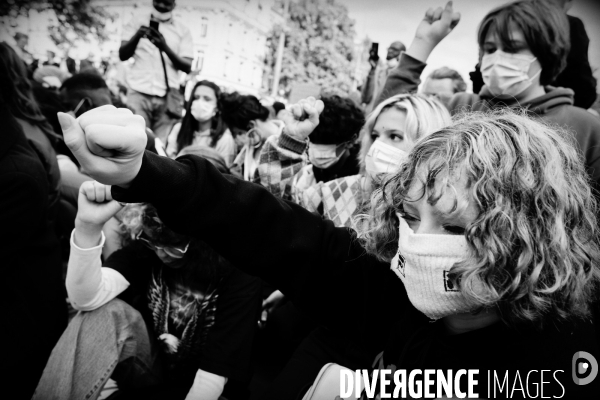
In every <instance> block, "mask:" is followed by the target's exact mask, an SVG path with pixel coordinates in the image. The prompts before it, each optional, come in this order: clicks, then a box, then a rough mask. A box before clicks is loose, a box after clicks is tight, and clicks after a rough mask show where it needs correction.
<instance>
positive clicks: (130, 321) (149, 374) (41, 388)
mask: <svg viewBox="0 0 600 400" xmlns="http://www.w3.org/2000/svg"><path fill="white" fill-rule="evenodd" d="M158 355H159V351H158V348H157V346H156V344H155V343H154V341H153V338H152V336H151V335H149V333H148V329H147V328H146V324H145V322H144V319H143V318H142V316H141V314H140V313H139V312H138V311H137V310H136V309H134V308H133V307H131V306H130V305H128V304H127V303H125V302H124V301H122V300H119V299H114V300H112V301H110V302H108V303H107V304H105V305H104V306H102V307H100V308H98V309H96V310H93V311H88V312H81V311H80V312H79V313H78V314H77V315H76V316H75V317H74V318H73V320H72V321H71V323H70V324H69V326H68V327H67V329H66V330H65V332H64V333H63V335H62V336H61V338H60V340H59V341H58V343H57V344H56V346H55V347H54V349H53V350H52V354H51V355H50V359H49V360H48V363H47V364H46V368H45V369H44V373H43V375H42V378H41V379H40V381H39V383H38V386H37V389H36V391H35V394H34V396H33V399H40V400H42V399H43V400H51V399H56V400H67V399H73V400H75V399H78V400H80V399H96V398H97V397H98V395H99V394H100V391H101V390H102V388H103V387H104V385H105V383H106V381H107V380H108V378H110V377H112V379H114V380H115V381H116V382H117V384H118V385H119V389H126V390H127V389H131V390H136V389H138V388H147V387H150V386H155V385H159V384H161V383H162V380H163V379H162V369H161V363H160V361H159V357H158Z"/></svg>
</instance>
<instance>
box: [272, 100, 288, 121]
mask: <svg viewBox="0 0 600 400" xmlns="http://www.w3.org/2000/svg"><path fill="white" fill-rule="evenodd" d="M273 111H274V113H275V118H277V119H281V117H280V116H279V113H280V112H281V111H285V104H283V103H282V102H280V101H276V102H274V103H273Z"/></svg>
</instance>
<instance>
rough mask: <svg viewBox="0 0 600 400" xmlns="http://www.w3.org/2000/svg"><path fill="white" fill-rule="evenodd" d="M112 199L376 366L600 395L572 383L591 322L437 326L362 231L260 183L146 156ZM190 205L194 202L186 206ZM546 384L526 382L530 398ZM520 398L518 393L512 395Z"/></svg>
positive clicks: (482, 383) (595, 385)
mask: <svg viewBox="0 0 600 400" xmlns="http://www.w3.org/2000/svg"><path fill="white" fill-rule="evenodd" d="M112 192H113V197H114V198H115V199H116V200H118V201H126V202H145V201H146V202H151V203H152V204H153V205H154V206H155V207H156V208H157V210H158V212H159V215H160V217H161V219H162V220H163V222H164V223H165V224H167V225H168V226H170V227H171V228H172V229H174V230H176V231H178V232H181V233H182V234H186V235H190V236H195V237H199V238H201V239H202V240H204V241H206V242H207V243H208V244H209V245H210V246H211V247H213V248H214V249H215V250H216V251H217V252H218V253H219V254H221V255H223V256H224V257H225V258H227V259H228V260H229V261H231V262H232V264H234V265H236V266H238V268H240V269H242V270H244V271H245V272H247V273H249V274H252V275H256V276H259V277H262V278H263V279H264V280H266V281H267V282H269V283H270V284H272V285H273V286H275V287H277V288H279V289H280V290H281V291H282V292H283V293H284V294H285V295H286V297H288V298H290V299H291V300H292V301H293V302H294V304H295V305H296V306H298V307H300V308H302V309H303V310H304V311H306V312H307V313H309V314H310V315H313V316H314V317H315V318H316V319H317V320H318V321H319V322H320V323H322V324H323V325H326V326H327V327H329V328H330V329H332V330H333V331H334V332H335V333H336V334H337V335H339V336H340V337H343V338H345V339H348V338H350V339H352V340H353V341H354V342H356V341H359V342H362V343H364V344H365V346H368V347H370V348H371V349H379V350H380V351H383V353H381V354H382V356H380V357H378V358H377V359H376V360H375V361H374V363H373V367H374V368H375V369H380V368H384V367H385V368H391V369H407V370H408V373H410V371H412V370H413V369H417V368H418V369H444V370H445V369H452V370H454V371H456V370H458V369H463V368H464V369H479V370H480V374H479V376H478V379H479V390H478V392H479V393H480V397H484V398H485V397H488V398H489V396H487V392H486V384H487V382H488V378H487V371H491V370H496V371H498V373H499V374H501V375H502V374H503V373H504V371H506V370H509V371H510V374H511V375H510V377H509V378H508V379H509V380H510V382H513V381H514V380H515V379H516V371H519V373H520V374H521V375H520V379H522V380H524V378H522V377H523V376H526V374H527V372H528V371H529V370H534V369H535V370H538V371H539V370H541V369H545V370H552V371H559V370H560V371H562V372H557V374H558V375H557V377H558V379H559V382H560V385H559V384H557V382H556V381H555V380H552V381H551V383H549V384H547V385H546V386H545V387H544V395H545V396H552V395H556V396H561V395H564V396H562V398H569V399H571V398H578V399H579V398H588V397H591V396H592V394H594V393H597V392H598V390H600V381H599V380H596V381H595V382H592V383H591V384H589V385H586V386H577V385H574V384H573V381H572V379H571V361H572V357H573V355H574V354H575V352H577V351H586V352H589V353H590V354H592V355H593V356H594V357H596V359H598V358H600V354H599V352H598V346H597V343H596V340H595V337H594V334H595V331H594V326H593V325H592V324H591V323H589V322H583V321H581V322H577V323H575V322H574V323H572V324H565V325H560V324H554V325H552V326H549V327H548V328H547V329H544V330H537V329H534V328H533V327H531V326H522V327H519V328H511V327H508V326H506V325H505V324H503V323H500V322H499V323H496V324H494V325H492V326H489V327H487V328H484V329H480V330H476V331H471V332H469V333H466V334H464V335H453V336H445V335H443V333H442V332H443V325H442V323H441V322H439V321H438V322H436V323H430V322H428V320H427V318H426V317H425V316H424V315H422V314H421V313H420V312H418V311H417V310H416V309H415V308H414V307H413V306H412V304H411V303H410V302H409V300H408V298H407V295H406V291H405V290H404V287H403V285H402V283H401V281H400V279H398V277H397V276H396V275H395V274H394V272H392V271H391V270H390V265H389V263H383V262H379V261H377V260H376V259H375V258H374V257H373V256H370V255H368V254H366V253H365V250H364V249H363V248H362V246H361V245H360V244H359V242H358V241H357V239H356V235H355V233H354V231H352V230H350V229H346V228H336V227H335V226H334V225H333V223H332V222H331V221H327V220H323V219H322V218H321V217H319V216H318V215H315V214H313V213H311V212H309V211H307V210H305V209H304V208H302V207H300V206H298V205H297V204H294V203H291V202H287V201H285V200H281V199H280V198H277V197H275V196H273V195H271V194H270V193H269V192H268V191H267V190H266V189H265V188H263V187H261V186H259V185H255V184H252V183H250V182H244V181H241V180H239V179H236V178H233V177H225V176H224V175H221V174H220V173H219V172H218V171H217V170H216V169H215V168H214V167H213V166H212V165H211V164H210V163H209V162H208V161H206V160H204V159H202V158H199V157H194V156H184V157H181V158H179V159H178V160H177V161H173V160H169V159H167V158H163V157H159V156H156V155H154V154H151V153H149V152H146V153H145V155H144V159H143V162H142V167H141V170H140V171H139V173H138V175H137V177H136V178H135V180H134V181H133V182H132V184H131V186H130V187H129V189H127V190H124V189H122V188H119V187H115V186H113V188H112ZM181 198H186V199H187V201H186V202H185V203H184V204H182V203H181V201H180V199H181ZM370 367H371V366H369V365H365V366H364V368H370ZM502 376H503V375H502ZM537 378H539V376H538V377H537ZM537 378H536V379H535V380H534V379H531V380H530V381H529V382H528V383H527V384H529V390H530V391H531V390H534V389H535V386H533V384H534V383H536V382H537V383H539V382H540V380H539V379H537ZM542 379H543V380H544V381H550V380H551V379H552V377H551V376H548V375H547V376H545V377H542ZM561 385H562V386H561ZM561 387H563V388H564V392H565V393H562V392H563V389H561ZM532 393H533V392H532ZM521 395H522V394H521V392H519V391H517V392H516V393H514V397H513V398H518V397H519V396H521ZM500 396H501V397H502V395H500ZM504 396H506V397H508V394H507V393H504ZM497 397H498V396H497Z"/></svg>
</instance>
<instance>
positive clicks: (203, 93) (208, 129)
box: [167, 80, 237, 167]
mask: <svg viewBox="0 0 600 400" xmlns="http://www.w3.org/2000/svg"><path fill="white" fill-rule="evenodd" d="M221 108H222V105H221V89H220V88H219V86H217V85H216V84H215V83H213V82H211V81H206V80H204V81H200V82H198V83H196V84H195V85H194V87H193V89H192V91H191V94H190V99H189V100H188V102H187V107H186V110H185V116H184V117H183V120H182V121H181V123H177V124H175V126H174V127H173V130H172V131H171V133H169V137H168V138H167V155H168V156H169V157H171V158H175V157H176V156H177V155H178V154H179V152H180V151H181V150H182V149H183V148H184V147H187V146H190V145H202V146H208V147H211V148H213V149H215V150H217V152H218V153H219V154H221V156H222V157H223V158H224V159H225V162H226V164H227V166H228V167H229V166H231V163H232V162H233V159H234V158H235V155H236V154H237V152H236V146H235V141H234V140H233V136H232V135H231V132H230V131H229V129H227V126H226V125H225V124H224V123H223V112H222V110H221Z"/></svg>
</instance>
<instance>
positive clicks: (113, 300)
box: [34, 115, 260, 400]
mask: <svg viewBox="0 0 600 400" xmlns="http://www.w3.org/2000/svg"><path fill="white" fill-rule="evenodd" d="M115 117H116V115H115ZM113 121H114V118H113ZM88 129H89V126H88ZM121 208H122V205H121V204H119V203H117V202H116V201H115V200H113V198H112V195H111V188H110V186H106V185H103V184H101V183H98V182H93V181H89V182H84V183H83V184H82V186H81V188H80V191H79V209H78V213H77V218H76V221H75V230H74V231H73V234H72V238H71V255H70V258H69V267H68V272H67V281H66V285H67V291H68V293H69V299H70V301H71V303H72V305H73V307H74V308H75V309H77V310H80V311H81V312H80V313H79V314H77V316H76V317H75V318H74V319H73V321H72V322H71V323H70V324H69V326H68V328H67V330H66V331H65V333H64V334H63V335H62V337H61V339H60V341H59V342H58V344H57V345H56V347H55V348H54V350H53V352H52V355H51V357H50V360H49V361H48V364H47V366H46V368H45V370H44V374H43V376H42V379H41V380H40V383H39V384H38V388H37V390H36V395H35V396H34V398H36V399H48V398H58V399H80V398H83V397H85V395H89V394H90V393H92V396H97V395H98V394H99V392H100V390H102V388H103V386H104V384H105V383H106V381H107V380H108V378H110V377H112V379H113V380H115V381H116V383H117V385H118V387H119V389H120V390H121V391H123V392H124V393H125V394H127V393H129V394H135V395H140V394H141V393H146V394H147V396H157V393H162V395H161V396H166V395H168V398H171V399H184V398H185V399H188V400H192V399H196V400H200V399H202V400H205V399H206V400H209V399H212V400H216V399H217V398H219V396H221V395H225V396H231V397H232V398H238V397H239V396H243V395H244V393H245V392H246V391H247V389H246V386H247V384H248V381H249V376H248V369H249V359H250V352H251V347H252V341H253V336H254V330H255V326H256V320H257V318H258V313H259V310H260V309H259V307H260V281H258V279H256V278H252V277H250V276H248V275H246V274H244V273H243V272H241V271H239V270H236V269H233V268H232V267H231V265H230V264H229V263H228V262H227V261H226V260H224V259H223V258H222V257H220V256H219V255H218V254H217V253H215V251H214V250H212V248H211V247H209V246H208V245H206V244H205V243H204V242H202V241H200V240H198V239H193V238H190V237H187V236H183V235H179V234H176V233H175V232H173V231H171V230H170V229H168V228H167V227H165V226H164V225H163V224H162V222H161V220H160V218H159V217H158V216H157V215H156V210H155V209H154V207H152V205H150V204H129V205H127V206H125V208H124V209H123V210H122V212H121V218H122V223H121V230H122V232H123V236H122V242H123V248H122V249H120V250H117V251H116V252H114V253H113V254H112V255H111V256H110V257H109V258H108V259H107V260H105V261H104V263H102V262H101V257H100V255H101V251H102V246H103V245H104V241H105V239H104V234H103V233H102V227H103V225H104V224H105V223H106V222H107V221H108V220H109V219H110V218H111V217H112V216H113V215H114V214H115V213H116V212H118V211H119V210H121ZM117 296H118V299H117ZM89 360H94V363H93V365H91V366H90V365H89ZM84 365H87V367H82V366H84ZM132 365H136V366H137V367H136V368H131V366H132ZM161 396H158V397H146V398H159V397H160V398H164V397H161Z"/></svg>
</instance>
